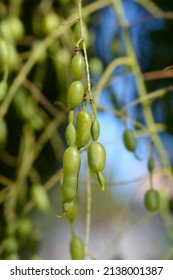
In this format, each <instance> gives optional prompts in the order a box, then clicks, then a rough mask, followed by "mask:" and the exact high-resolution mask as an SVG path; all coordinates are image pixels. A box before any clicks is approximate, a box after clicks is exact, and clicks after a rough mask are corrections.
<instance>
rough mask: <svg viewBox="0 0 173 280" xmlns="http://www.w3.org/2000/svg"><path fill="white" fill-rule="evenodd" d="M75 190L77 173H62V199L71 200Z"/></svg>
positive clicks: (75, 192)
mask: <svg viewBox="0 0 173 280" xmlns="http://www.w3.org/2000/svg"><path fill="white" fill-rule="evenodd" d="M77 190H78V174H70V175H64V177H63V184H62V196H63V201H65V202H71V201H72V200H73V199H74V198H75V197H76V194H77ZM66 207H67V205H66Z"/></svg>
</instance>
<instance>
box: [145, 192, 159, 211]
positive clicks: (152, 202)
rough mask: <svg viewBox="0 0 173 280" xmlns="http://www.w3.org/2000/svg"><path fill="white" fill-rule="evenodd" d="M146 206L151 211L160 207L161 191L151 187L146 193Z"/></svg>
mask: <svg viewBox="0 0 173 280" xmlns="http://www.w3.org/2000/svg"><path fill="white" fill-rule="evenodd" d="M144 204H145V208H146V209H147V210H148V211H150V212H155V211H157V210H158V209H159V193H158V191H157V190H153V189H150V190H148V191H147V192H146V193H145V197H144Z"/></svg>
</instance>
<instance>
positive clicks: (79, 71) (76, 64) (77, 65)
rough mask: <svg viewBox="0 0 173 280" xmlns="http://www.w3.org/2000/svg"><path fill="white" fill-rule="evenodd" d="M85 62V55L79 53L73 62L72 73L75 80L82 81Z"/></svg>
mask: <svg viewBox="0 0 173 280" xmlns="http://www.w3.org/2000/svg"><path fill="white" fill-rule="evenodd" d="M84 71H85V61H84V58H83V55H82V54H81V53H80V52H77V53H76V55H75V56H74V57H73V59H72V62H71V72H72V76H73V78H74V80H81V79H82V77H83V76H84Z"/></svg>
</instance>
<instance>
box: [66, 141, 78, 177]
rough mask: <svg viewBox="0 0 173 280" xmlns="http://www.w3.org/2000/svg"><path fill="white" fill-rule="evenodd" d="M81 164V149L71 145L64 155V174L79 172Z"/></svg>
mask: <svg viewBox="0 0 173 280" xmlns="http://www.w3.org/2000/svg"><path fill="white" fill-rule="evenodd" d="M80 164H81V158H80V154H79V151H78V150H77V149H76V148H75V147H73V146H71V147H69V148H67V149H66V150H65V152H64V156H63V172H64V176H66V175H71V174H75V175H76V174H78V173H79V169H80Z"/></svg>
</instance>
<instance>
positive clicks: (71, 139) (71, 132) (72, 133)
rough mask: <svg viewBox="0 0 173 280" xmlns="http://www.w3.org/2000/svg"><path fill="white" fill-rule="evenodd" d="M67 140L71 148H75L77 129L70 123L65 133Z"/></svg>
mask: <svg viewBox="0 0 173 280" xmlns="http://www.w3.org/2000/svg"><path fill="white" fill-rule="evenodd" d="M65 139H66V141H67V144H68V145H69V146H73V145H74V144H75V141H76V129H75V127H74V125H73V124H72V123H70V124H69V125H68V126H67V128H66V131H65Z"/></svg>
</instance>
